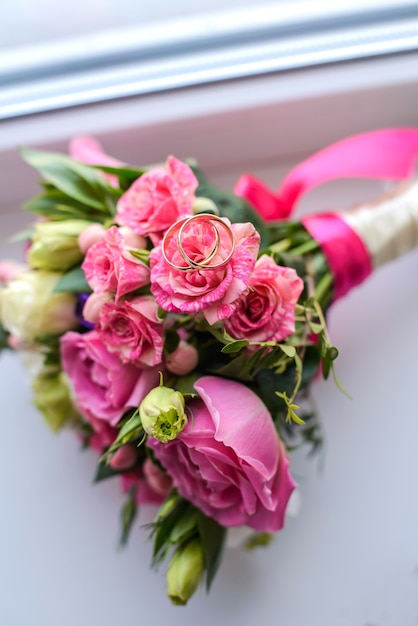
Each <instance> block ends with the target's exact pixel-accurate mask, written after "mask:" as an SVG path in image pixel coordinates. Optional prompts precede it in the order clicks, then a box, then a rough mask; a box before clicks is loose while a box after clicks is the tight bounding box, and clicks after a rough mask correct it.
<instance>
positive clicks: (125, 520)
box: [120, 488, 138, 546]
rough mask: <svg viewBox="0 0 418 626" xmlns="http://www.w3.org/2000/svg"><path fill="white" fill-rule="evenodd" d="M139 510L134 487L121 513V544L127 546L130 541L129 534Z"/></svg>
mask: <svg viewBox="0 0 418 626" xmlns="http://www.w3.org/2000/svg"><path fill="white" fill-rule="evenodd" d="M137 511H138V505H137V503H136V488H132V489H131V490H130V491H129V494H128V497H127V499H126V500H125V502H124V504H123V506H122V510H121V515H120V520H121V527H122V528H121V530H122V532H121V537H120V545H121V546H125V545H126V544H127V542H128V539H129V534H130V532H131V529H132V526H133V523H134V521H135V518H136V514H137Z"/></svg>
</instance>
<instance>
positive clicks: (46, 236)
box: [28, 219, 91, 272]
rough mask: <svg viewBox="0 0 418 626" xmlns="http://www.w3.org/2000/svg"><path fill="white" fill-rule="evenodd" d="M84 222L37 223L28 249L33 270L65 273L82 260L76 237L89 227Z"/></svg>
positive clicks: (88, 223)
mask: <svg viewBox="0 0 418 626" xmlns="http://www.w3.org/2000/svg"><path fill="white" fill-rule="evenodd" d="M90 224H91V222H87V221H86V220H76V219H74V220H64V221H59V222H54V221H50V222H37V223H36V224H35V232H34V234H33V236H32V245H31V247H30V249H29V254H28V264H29V265H30V267H32V268H33V269H39V270H49V271H53V272H65V271H66V270H68V269H70V267H73V266H74V265H76V264H77V263H80V261H81V260H82V259H83V256H84V255H83V253H82V252H81V250H80V248H79V246H78V236H79V235H80V233H81V232H82V231H83V230H84V229H85V228H87V226H89V225H90Z"/></svg>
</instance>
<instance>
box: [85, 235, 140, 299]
mask: <svg viewBox="0 0 418 626" xmlns="http://www.w3.org/2000/svg"><path fill="white" fill-rule="evenodd" d="M82 268H83V270H84V273H85V275H86V279H87V282H88V283H89V285H90V287H91V288H92V289H93V291H95V293H103V292H104V291H109V292H110V293H114V294H115V299H116V302H117V301H118V300H119V298H121V297H122V296H124V295H126V294H127V293H130V292H131V291H135V290H136V289H139V288H140V287H144V286H145V285H147V284H148V283H149V268H148V267H147V266H146V265H145V264H144V263H142V262H141V261H139V260H138V259H136V258H135V257H133V256H132V254H131V253H130V247H129V246H128V245H126V242H125V240H124V237H123V235H122V234H121V233H120V231H119V229H118V228H117V227H116V226H112V227H111V228H109V229H108V230H107V231H106V232H105V234H104V236H103V237H102V239H100V241H98V242H97V243H95V244H94V245H92V246H91V247H90V248H89V249H88V251H87V254H86V257H85V259H84V262H83V265H82Z"/></svg>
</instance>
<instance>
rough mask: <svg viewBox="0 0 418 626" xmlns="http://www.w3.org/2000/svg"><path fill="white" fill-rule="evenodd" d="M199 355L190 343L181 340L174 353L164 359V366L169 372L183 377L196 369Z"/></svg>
mask: <svg viewBox="0 0 418 626" xmlns="http://www.w3.org/2000/svg"><path fill="white" fill-rule="evenodd" d="M198 360H199V355H198V352H197V350H196V348H195V347H194V346H192V345H190V343H187V342H186V341H183V340H181V341H180V343H179V345H178V347H177V348H176V350H174V352H172V353H171V354H168V355H167V357H166V366H167V369H168V371H169V372H171V373H172V374H177V376H184V375H185V374H188V373H189V372H191V371H192V370H194V368H195V367H196V365H197V363H198Z"/></svg>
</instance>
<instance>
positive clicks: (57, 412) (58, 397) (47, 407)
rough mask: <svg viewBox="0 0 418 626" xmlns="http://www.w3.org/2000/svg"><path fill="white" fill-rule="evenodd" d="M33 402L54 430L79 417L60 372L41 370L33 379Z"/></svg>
mask: <svg viewBox="0 0 418 626" xmlns="http://www.w3.org/2000/svg"><path fill="white" fill-rule="evenodd" d="M33 391H34V392H35V396H34V399H33V401H34V404H35V406H36V408H37V409H38V410H39V411H40V412H41V413H42V414H43V416H44V418H45V420H46V423H47V424H48V426H49V427H50V428H51V430H53V431H54V432H57V431H59V430H61V428H62V427H63V426H64V425H65V423H66V422H70V421H72V422H74V421H78V420H79V419H80V416H79V415H78V413H77V411H76V410H75V408H74V406H73V404H72V402H71V398H70V392H69V389H68V386H67V383H66V380H65V376H64V374H63V373H62V372H58V373H53V374H50V373H46V372H45V371H44V372H41V373H40V374H39V375H38V376H37V377H36V378H35V380H34V381H33Z"/></svg>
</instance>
